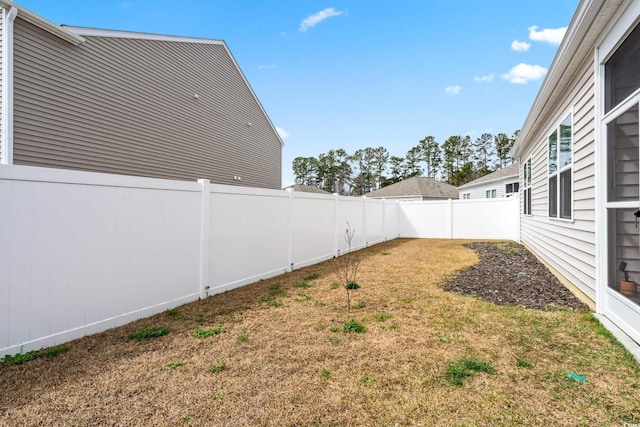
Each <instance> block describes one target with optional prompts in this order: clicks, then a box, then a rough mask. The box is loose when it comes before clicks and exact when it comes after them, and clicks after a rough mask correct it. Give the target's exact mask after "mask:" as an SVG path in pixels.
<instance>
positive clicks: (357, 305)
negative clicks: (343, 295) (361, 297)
mask: <svg viewBox="0 0 640 427" xmlns="http://www.w3.org/2000/svg"><path fill="white" fill-rule="evenodd" d="M366 306H367V304H365V303H363V302H359V303H357V304H356V305H354V308H365V307H366Z"/></svg>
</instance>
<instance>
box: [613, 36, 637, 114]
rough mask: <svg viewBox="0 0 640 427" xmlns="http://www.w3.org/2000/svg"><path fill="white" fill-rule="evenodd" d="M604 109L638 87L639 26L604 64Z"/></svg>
mask: <svg viewBox="0 0 640 427" xmlns="http://www.w3.org/2000/svg"><path fill="white" fill-rule="evenodd" d="M604 75H605V111H606V112H609V111H611V109H612V108H613V107H615V106H616V105H618V104H619V103H620V102H622V101H623V100H624V99H625V98H626V97H628V96H629V95H631V94H632V93H633V92H634V91H635V90H636V89H638V87H640V26H637V27H636V28H635V29H634V30H633V31H632V32H631V34H629V37H627V39H626V40H625V41H624V42H623V43H622V44H621V45H620V47H619V48H618V50H616V52H615V53H614V54H613V55H612V56H611V58H610V59H609V60H608V61H607V63H606V64H605V69H604Z"/></svg>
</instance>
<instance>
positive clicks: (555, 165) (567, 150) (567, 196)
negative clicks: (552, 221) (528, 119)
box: [547, 114, 573, 219]
mask: <svg viewBox="0 0 640 427" xmlns="http://www.w3.org/2000/svg"><path fill="white" fill-rule="evenodd" d="M548 147H549V151H548V152H549V158H548V160H549V163H548V165H549V169H548V177H547V179H548V184H549V186H548V194H549V218H562V219H571V211H572V209H571V197H572V194H571V181H572V179H571V166H572V163H571V160H572V159H571V156H572V151H573V135H572V127H571V114H569V115H568V116H567V117H566V118H565V119H564V120H563V121H562V123H560V125H559V126H558V127H557V128H556V129H554V131H553V132H552V133H551V135H550V136H549V141H548Z"/></svg>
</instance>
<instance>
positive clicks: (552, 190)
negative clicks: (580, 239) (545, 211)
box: [549, 175, 558, 218]
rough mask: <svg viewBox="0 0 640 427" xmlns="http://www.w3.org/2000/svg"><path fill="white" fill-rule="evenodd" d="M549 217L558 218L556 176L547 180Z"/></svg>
mask: <svg viewBox="0 0 640 427" xmlns="http://www.w3.org/2000/svg"><path fill="white" fill-rule="evenodd" d="M549 216H550V217H553V218H556V217H557V216H558V175H554V176H552V177H550V178H549Z"/></svg>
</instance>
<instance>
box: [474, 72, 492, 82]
mask: <svg viewBox="0 0 640 427" xmlns="http://www.w3.org/2000/svg"><path fill="white" fill-rule="evenodd" d="M494 77H495V75H494V74H488V75H486V76H480V77H477V76H476V77H474V78H473V80H475V81H477V82H478V83H488V82H490V81H491V80H493V78H494Z"/></svg>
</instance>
